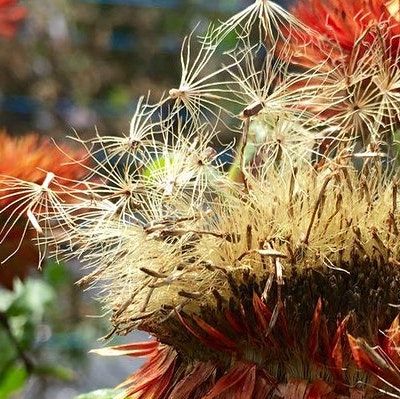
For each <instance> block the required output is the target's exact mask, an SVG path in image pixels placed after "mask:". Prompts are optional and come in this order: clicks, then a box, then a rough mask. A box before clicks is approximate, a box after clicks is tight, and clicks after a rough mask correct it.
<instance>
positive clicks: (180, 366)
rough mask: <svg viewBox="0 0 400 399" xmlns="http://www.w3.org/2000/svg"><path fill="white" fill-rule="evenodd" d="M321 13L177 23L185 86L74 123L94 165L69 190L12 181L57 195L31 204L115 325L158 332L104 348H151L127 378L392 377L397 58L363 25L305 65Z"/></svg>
mask: <svg viewBox="0 0 400 399" xmlns="http://www.w3.org/2000/svg"><path fill="white" fill-rule="evenodd" d="M385 27H386V28H387V25H385V24H384V25H382V27H381V28H382V29H384V28H385ZM315 28H317V27H313V26H309V27H307V24H306V23H304V22H301V21H300V20H299V19H298V18H296V17H294V16H292V15H290V14H289V13H287V12H286V11H285V10H283V9H281V8H280V7H279V6H277V5H275V4H274V3H272V2H270V1H268V0H260V1H258V0H257V1H255V2H254V4H252V5H251V6H249V7H248V8H247V9H245V10H244V11H243V12H241V13H239V14H238V15H236V16H234V17H232V18H230V19H229V20H228V21H226V22H223V23H221V25H219V26H217V27H214V28H211V29H209V30H208V32H207V34H206V36H205V37H202V38H201V39H200V40H199V41H196V39H195V38H194V35H192V36H191V37H190V39H189V40H187V42H186V46H188V47H186V49H187V51H186V52H183V53H182V60H181V61H182V67H183V77H182V80H181V82H180V84H179V86H178V89H173V90H172V91H170V92H169V95H168V96H167V97H163V98H162V99H161V100H160V102H159V103H158V104H156V105H152V104H148V103H147V100H145V99H144V98H142V99H140V100H139V102H138V105H137V107H136V110H135V113H134V117H133V118H132V121H131V125H130V131H129V134H127V135H124V136H122V137H110V136H106V137H102V136H101V135H99V134H98V135H97V136H96V137H95V138H94V139H92V140H88V141H85V140H81V139H79V138H77V139H76V140H77V141H78V142H80V143H81V144H82V145H83V148H84V151H85V152H86V153H87V154H88V157H89V158H90V159H91V165H90V166H85V168H86V170H87V176H86V178H85V179H83V180H82V181H77V182H76V186H75V187H74V188H73V189H70V190H68V195H70V196H71V197H72V198H73V201H68V202H64V201H62V200H60V198H59V192H60V190H65V186H64V185H61V182H60V187H59V188H58V189H57V190H55V189H51V188H49V187H48V185H49V183H50V182H52V181H53V180H54V179H56V177H55V175H53V174H51V175H47V178H46V179H45V181H44V182H43V183H42V184H41V186H39V190H36V191H34V192H32V191H29V190H28V191H25V186H23V185H20V186H19V188H20V190H22V191H21V194H25V193H26V195H27V198H29V199H30V201H32V200H34V203H35V204H37V203H41V201H42V200H46V201H47V202H49V201H50V204H51V206H50V207H49V208H48V209H49V210H48V211H47V212H44V213H43V212H37V208H33V207H29V209H28V210H29V211H30V222H31V224H32V225H33V226H34V228H35V230H36V231H40V237H39V242H40V243H42V244H43V245H44V246H48V247H49V248H51V249H52V250H53V251H54V254H55V255H56V256H58V257H61V258H62V257H63V258H66V259H68V258H70V257H78V258H79V259H80V260H81V261H82V263H83V264H84V265H85V266H86V267H87V268H88V269H90V271H89V273H88V275H87V276H86V277H84V278H83V279H82V284H89V285H91V286H95V287H97V288H98V293H99V294H98V296H99V298H100V300H101V301H102V303H103V304H104V307H105V310H106V311H107V312H108V313H109V314H110V318H111V323H112V326H113V328H112V331H111V333H110V336H111V335H112V334H114V333H117V334H127V333H129V332H131V331H133V330H136V329H141V330H145V331H148V332H150V333H151V334H152V335H153V336H154V341H153V342H150V343H138V344H132V345H128V346H123V347H113V348H111V349H108V350H107V349H105V350H101V353H102V354H121V355H130V356H148V362H147V363H146V364H145V366H144V367H143V368H142V369H141V370H140V371H139V372H138V373H137V374H135V375H133V376H132V377H130V378H129V379H128V380H127V381H126V384H125V385H126V387H127V389H126V392H125V394H124V396H125V397H129V398H141V399H150V398H151V399H155V398H156V399H171V398H175V399H189V398H190V399H197V398H202V399H212V398H216V399H227V398H235V399H236V398H240V399H242V398H243V399H266V398H269V397H276V398H293V399H295V398H315V399H317V398H357V397H360V398H373V397H375V395H376V394H377V392H381V393H384V395H387V396H389V397H390V396H391V395H392V396H393V395H394V396H396V395H398V386H397V383H398V381H397V379H395V378H394V375H395V374H393V373H388V372H387V371H388V369H387V368H386V369H385V366H384V363H382V362H381V361H380V360H381V359H380V358H379V357H378V355H376V354H375V352H376V351H378V352H377V353H378V354H379V355H380V356H381V357H384V361H385V362H386V363H387V364H389V365H390V367H391V368H392V369H393V370H394V373H396V372H397V370H398V358H397V357H396V356H393V353H395V352H394V350H393V349H388V348H393V346H394V345H392V344H391V345H386V344H385V342H386V341H385V340H384V339H383V338H382V333H381V331H385V330H387V331H391V330H392V328H390V325H391V323H392V322H393V320H396V316H397V314H398V305H399V303H400V268H399V265H400V245H399V234H400V233H399V231H400V230H399V217H400V214H399V199H398V181H397V179H396V172H397V170H396V165H395V163H394V162H388V160H389V161H392V158H391V157H388V154H389V153H390V154H391V153H392V152H394V151H395V146H394V144H393V143H394V139H395V132H396V129H397V128H398V123H397V119H396V118H397V117H396V113H395V110H396V107H398V104H397V100H396V99H397V97H396V96H397V89H398V88H397V83H393V80H391V79H388V77H389V76H391V77H394V78H393V79H397V72H396V69H395V68H393V66H396V65H397V64H396V63H393V62H392V58H391V57H392V53H391V52H390V54H389V53H388V52H386V51H383V52H382V49H385V46H383V47H382V42H380V41H379V40H375V39H374V40H371V41H369V42H368V46H367V48H366V49H363V51H360V50H359V49H357V46H355V48H354V49H353V50H352V51H353V53H352V54H353V55H352V56H350V57H348V58H343V59H342V60H341V65H338V66H332V63H331V58H329V57H330V56H331V54H325V56H326V58H325V59H323V62H322V63H319V60H318V61H317V62H315V63H314V64H313V66H312V68H305V70H304V71H301V72H298V71H296V70H294V69H293V68H292V67H291V62H292V60H293V61H298V56H297V55H296V54H295V53H294V52H293V43H295V42H294V40H295V39H296V40H298V39H299V37H300V34H301V38H305V37H314V36H313V35H314V34H316V32H318V29H315ZM254 33H256V35H254ZM231 35H234V37H235V36H236V39H237V40H236V41H235V43H234V44H233V45H232V46H231V47H232V48H229V49H227V48H226V45H227V41H226V40H225V39H226V38H228V37H230V36H231ZM286 36H287V37H286ZM254 38H256V39H255V40H256V41H257V43H256V44H253V41H254ZM376 39H378V36H376ZM384 43H386V42H384ZM335 45H336V44H335ZM385 45H386V44H385ZM196 46H197V47H196ZM195 48H198V49H199V50H198V52H197V53H196V52H195V50H194V49H195ZM335 48H336V47H335ZM364 50H365V51H364ZM354 51H355V52H356V53H354ZM358 52H359V54H358ZM194 54H197V56H193V55H194ZM358 55H359V56H358ZM377 55H379V57H378V56H377ZM218 57H221V58H222V59H223V60H225V59H228V62H225V61H222V62H223V64H222V65H219V64H218V63H217V62H215V61H216V59H217V58H218ZM321 57H322V56H321ZM260 60H261V61H260ZM355 60H357V62H355ZM371 60H372V61H373V62H372V61H371ZM361 61H362V62H361ZM370 61H371V62H370ZM386 61H387V62H386ZM206 67H210V68H213V69H212V70H211V72H209V71H208V70H207V72H205V71H206ZM384 67H385V68H386V69H385V68H384ZM203 73H204V75H203ZM390 85H391V87H392V90H391V91H390V92H388V91H387V90H385V89H384V87H389V86H390ZM171 100H172V105H171V107H170V113H169V114H168V115H166V116H165V117H161V116H160V115H158V108H157V107H158V105H164V106H165V105H166V104H167V103H168V104H170V102H171ZM232 104H234V105H235V107H238V108H236V111H235V112H236V113H237V115H236V118H235V124H236V126H234V128H233V130H234V131H235V132H237V131H238V128H237V126H240V128H239V131H240V133H241V140H240V143H239V145H238V146H237V147H236V149H233V148H232V147H233V145H231V144H230V145H228V146H222V148H221V146H219V147H218V130H217V127H218V126H221V123H220V122H222V125H228V123H227V120H226V119H225V116H226V114H225V113H224V111H228V113H227V114H229V115H230V116H232V115H234V113H233V111H231V110H230V109H229V107H230V106H231V105H232ZM221 118H222V120H221ZM360 137H361V138H362V139H360ZM230 152H232V159H233V162H231V163H232V164H233V166H232V167H231V170H230V172H227V171H226V168H225V167H224V164H223V162H222V161H221V157H222V156H226V155H227V154H228V153H230ZM4 181H5V184H7V185H9V184H10V182H9V181H8V180H7V179H5V180H4ZM45 183H46V184H45ZM11 186H12V185H11ZM43 186H44V187H43ZM35 187H36V186H35ZM24 211H26V209H24ZM19 216H20V213H18V212H16V213H15V214H13V218H14V219H15V218H17V219H18V217H19ZM13 218H11V219H10V222H11V224H12V220H14V219H13ZM393 326H396V322H394V323H393V324H392V327H393ZM347 334H348V335H347ZM387 334H388V336H389V337H391V338H390V340H391V341H393V342H396V345H397V342H398V341H397V338H396V340H395V339H394V337H397V335H393V334H392V335H390V333H389V332H388V333H387ZM352 337H356V338H352ZM367 342H368V344H367ZM375 344H376V345H377V348H378V345H379V348H381V349H382V351H383V352H384V353H385V355H383V352H382V351H381V350H380V349H371V348H372V345H375ZM369 345H371V346H369Z"/></svg>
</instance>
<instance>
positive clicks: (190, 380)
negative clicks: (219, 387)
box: [170, 363, 215, 399]
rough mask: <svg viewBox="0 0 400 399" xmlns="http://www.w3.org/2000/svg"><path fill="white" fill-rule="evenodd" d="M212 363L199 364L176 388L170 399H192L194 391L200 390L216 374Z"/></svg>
mask: <svg viewBox="0 0 400 399" xmlns="http://www.w3.org/2000/svg"><path fill="white" fill-rule="evenodd" d="M214 371H215V366H214V365H213V364H212V363H197V364H196V365H195V367H194V369H193V370H192V371H191V372H190V373H189V374H188V375H186V376H185V377H183V378H182V379H181V380H180V381H179V383H178V384H177V385H176V386H175V388H174V390H173V391H172V392H171V395H170V399H191V395H192V393H193V391H195V390H196V389H197V388H199V387H200V386H201V385H202V384H203V383H204V382H205V381H207V380H208V378H209V377H210V376H211V375H212V373H214Z"/></svg>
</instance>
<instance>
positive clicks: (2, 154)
mask: <svg viewBox="0 0 400 399" xmlns="http://www.w3.org/2000/svg"><path fill="white" fill-rule="evenodd" d="M64 150H67V147H65V146H62V147H60V148H57V147H56V146H55V145H54V144H53V143H51V141H50V140H49V139H46V138H41V137H40V136H39V135H37V134H33V133H32V134H28V135H26V136H23V137H19V138H15V137H11V136H9V135H8V134H7V133H5V132H0V222H1V228H0V230H1V231H2V233H3V240H2V242H1V251H0V258H1V260H2V261H3V260H4V259H6V258H7V256H8V255H10V254H11V253H13V252H14V251H15V250H16V249H17V248H18V250H19V251H20V252H19V254H18V255H19V256H16V257H11V258H9V259H7V261H6V262H5V263H4V264H3V265H1V267H0V284H2V285H4V286H5V287H8V288H12V284H13V280H14V278H15V277H19V278H24V277H25V276H26V275H27V273H28V271H29V268H30V267H32V266H34V265H35V264H36V265H37V260H38V256H39V255H38V249H37V247H36V246H35V245H34V244H33V243H32V241H31V238H32V237H33V236H32V231H30V230H28V231H27V229H28V225H29V224H28V218H29V215H28V214H27V212H26V209H25V208H24V206H25V204H26V201H27V200H26V198H24V195H25V194H26V193H27V191H25V192H22V193H21V192H20V191H19V190H17V191H16V192H17V193H16V192H14V189H13V187H14V186H15V185H18V184H19V183H18V182H20V181H26V182H28V184H34V185H38V186H40V185H42V184H43V182H44V180H45V179H46V176H47V171H50V170H51V171H55V172H56V173H57V176H58V180H60V179H61V180H62V183H63V186H65V187H69V186H72V185H74V184H75V183H74V181H75V180H76V179H79V178H80V177H82V176H83V175H84V174H85V168H84V167H83V165H82V163H79V162H72V161H71V158H70V157H67V156H66V155H65V154H64ZM68 153H69V154H70V156H71V157H73V158H77V159H79V158H82V157H83V153H82V152H81V151H79V152H78V151H75V152H74V151H73V150H72V149H69V148H68ZM10 184H11V185H10ZM52 184H55V183H54V182H51V181H49V185H50V187H51V186H52ZM21 237H22V238H21Z"/></svg>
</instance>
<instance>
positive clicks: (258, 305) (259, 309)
mask: <svg viewBox="0 0 400 399" xmlns="http://www.w3.org/2000/svg"><path fill="white" fill-rule="evenodd" d="M253 309H254V313H255V315H256V317H257V320H258V322H259V323H260V324H261V326H262V328H263V331H264V332H266V331H267V330H268V326H269V322H270V321H271V317H272V312H271V311H270V309H269V308H268V306H267V305H265V303H264V302H263V301H262V300H261V298H260V297H259V296H258V295H257V294H256V293H255V292H253Z"/></svg>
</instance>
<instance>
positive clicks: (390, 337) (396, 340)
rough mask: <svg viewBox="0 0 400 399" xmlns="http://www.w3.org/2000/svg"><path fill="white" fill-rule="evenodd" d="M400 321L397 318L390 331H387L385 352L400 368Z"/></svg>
mask: <svg viewBox="0 0 400 399" xmlns="http://www.w3.org/2000/svg"><path fill="white" fill-rule="evenodd" d="M399 348H400V319H399V316H397V317H396V318H395V319H394V320H393V323H392V325H391V326H390V328H389V330H387V331H386V339H385V342H384V348H383V349H384V351H385V352H386V353H387V354H388V356H389V357H390V359H391V360H392V361H393V362H394V363H395V364H396V365H397V366H398V367H400V352H399V350H400V349H399Z"/></svg>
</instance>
